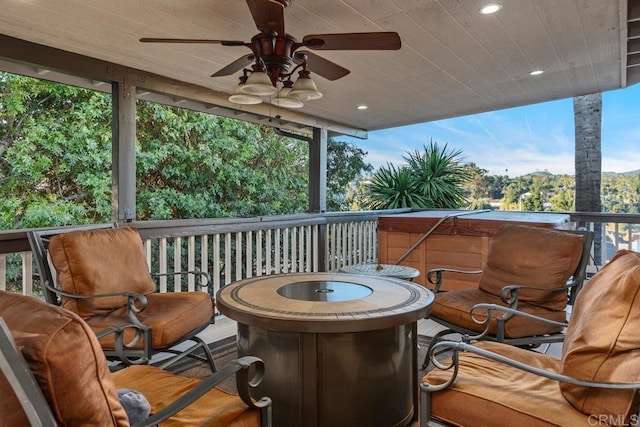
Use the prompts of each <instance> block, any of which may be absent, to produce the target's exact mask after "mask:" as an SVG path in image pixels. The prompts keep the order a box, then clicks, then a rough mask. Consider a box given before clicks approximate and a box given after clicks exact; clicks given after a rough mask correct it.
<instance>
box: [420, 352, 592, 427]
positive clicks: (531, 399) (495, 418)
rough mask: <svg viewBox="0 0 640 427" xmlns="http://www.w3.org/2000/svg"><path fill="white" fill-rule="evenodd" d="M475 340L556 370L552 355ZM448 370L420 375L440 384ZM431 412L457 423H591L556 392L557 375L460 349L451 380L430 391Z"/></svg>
mask: <svg viewBox="0 0 640 427" xmlns="http://www.w3.org/2000/svg"><path fill="white" fill-rule="evenodd" d="M476 346H478V347H481V348H483V349H486V350H489V351H492V352H494V353H498V354H501V355H503V356H506V357H508V358H511V359H515V360H518V361H520V362H523V363H526V364H527V365H531V366H535V367H537V368H541V369H546V370H549V371H553V372H557V371H558V369H559V365H560V360H559V359H558V358H556V357H553V356H550V355H547V354H541V353H537V352H535V351H530V350H524V349H521V348H518V347H514V346H509V345H506V344H500V343H494V342H489V341H482V342H480V343H478V344H476ZM451 375H452V371H451V370H449V371H443V370H440V369H434V370H433V371H431V372H429V373H428V374H427V375H426V376H425V377H424V379H423V381H426V382H428V383H429V384H434V385H435V384H442V383H444V382H445V381H446V380H448V379H449V378H450V377H451ZM431 397H432V399H431V402H432V405H431V409H432V415H433V416H434V417H435V418H438V419H440V420H443V421H445V422H446V423H447V424H450V425H460V426H492V427H501V426H504V427H512V426H527V427H534V426H540V427H542V426H545V427H547V426H552V425H553V426H594V425H597V423H594V420H593V419H589V417H588V416H587V415H585V414H583V413H581V412H579V411H576V410H575V409H574V408H573V407H572V406H571V405H570V404H569V402H567V400H566V399H565V398H564V397H563V396H562V394H561V393H560V389H559V388H558V383H557V382H556V381H553V380H550V379H547V378H544V377H540V376H537V375H534V374H529V373H527V372H524V371H521V370H519V369H516V368H513V367H510V366H508V365H505V364H503V363H499V362H494V361H492V360H490V359H487V358H484V357H481V356H477V355H475V354H472V353H461V354H460V364H459V372H458V377H457V378H456V381H455V382H454V383H453V384H452V385H451V386H450V387H449V388H447V389H445V390H442V391H438V392H435V393H433V394H432V395H431Z"/></svg>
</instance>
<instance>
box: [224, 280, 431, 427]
mask: <svg viewBox="0 0 640 427" xmlns="http://www.w3.org/2000/svg"><path fill="white" fill-rule="evenodd" d="M216 301H217V306H218V308H219V309H220V311H221V312H222V313H223V314H225V315H226V316H228V317H230V318H232V319H235V320H236V321H237V322H238V352H239V356H244V355H254V356H257V357H260V358H261V359H263V360H264V362H265V366H266V371H265V375H264V379H263V381H262V383H261V384H260V386H259V387H258V391H259V393H258V395H260V394H263V395H266V396H269V397H270V398H271V399H272V400H273V425H274V426H278V427H288V426H314V427H321V426H322V427H340V426H345V427H346V426H348V427H352V426H367V427H373V426H381V427H382V426H384V427H389V426H405V425H408V424H409V423H410V422H412V421H415V420H417V411H418V382H417V375H416V372H417V363H418V361H417V345H418V343H417V339H418V335H417V320H418V319H422V318H424V317H425V316H427V315H428V314H429V313H430V311H431V305H432V302H433V294H432V293H431V292H430V291H429V290H427V289H426V288H424V287H423V286H420V285H416V284H413V283H411V282H408V281H406V280H401V279H396V278H391V277H379V276H371V275H357V274H347V273H291V274H280V275H273V276H260V277H255V278H250V279H245V280H241V281H239V282H236V283H233V284H231V285H228V286H225V287H224V288H222V289H221V290H220V291H218V294H217V297H216Z"/></svg>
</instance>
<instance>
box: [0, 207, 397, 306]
mask: <svg viewBox="0 0 640 427" xmlns="http://www.w3.org/2000/svg"><path fill="white" fill-rule="evenodd" d="M407 211H410V210H406V209H404V210H390V211H375V212H345V213H327V214H301V215H288V216H272V217H256V218H232V219H203V220H175V221H148V222H136V223H134V224H131V225H134V226H135V227H137V228H138V229H139V231H140V234H141V236H142V238H143V241H144V247H145V250H146V254H147V262H148V264H149V265H150V266H151V270H152V271H157V272H171V271H185V270H195V269H198V270H201V271H207V272H209V273H210V274H211V277H212V281H213V286H214V291H217V290H218V289H219V288H220V287H222V286H225V285H227V284H229V283H231V282H234V281H236V280H240V279H244V278H249V277H254V276H261V275H268V274H279V273H291V272H317V271H328V270H334V269H338V268H340V267H342V266H344V265H351V264H356V263H368V262H376V260H377V240H376V225H377V218H378V216H380V215H388V214H394V213H400V212H407ZM124 225H127V224H124ZM26 233H27V230H12V231H0V289H2V290H10V291H13V292H20V293H23V294H25V295H40V294H41V289H40V283H39V277H38V272H37V270H36V269H35V267H34V263H33V260H32V256H31V252H30V249H29V245H28V242H27V238H26ZM190 280H191V281H190V282H188V283H187V284H186V287H187V289H193V288H194V287H195V283H194V282H193V278H191V279H190ZM159 286H160V291H161V292H171V291H174V290H175V289H179V287H176V286H175V284H174V283H172V279H170V278H166V277H165V278H162V279H161V281H160V283H159Z"/></svg>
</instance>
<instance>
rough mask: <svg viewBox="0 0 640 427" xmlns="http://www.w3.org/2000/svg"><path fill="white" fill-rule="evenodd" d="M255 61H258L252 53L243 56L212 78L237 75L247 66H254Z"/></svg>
mask: <svg viewBox="0 0 640 427" xmlns="http://www.w3.org/2000/svg"><path fill="white" fill-rule="evenodd" d="M254 59H256V57H255V56H254V55H253V54H252V53H250V54H248V55H245V56H242V57H240V58H238V59H236V60H235V61H233V62H232V63H231V64H229V65H227V66H226V67H224V68H221V69H219V70H218V71H216V72H215V73H214V74H212V75H211V77H222V76H229V75H231V74H233V73H235V72H236V71H240V70H242V69H243V68H244V67H246V66H247V65H249V64H252V63H253V61H254Z"/></svg>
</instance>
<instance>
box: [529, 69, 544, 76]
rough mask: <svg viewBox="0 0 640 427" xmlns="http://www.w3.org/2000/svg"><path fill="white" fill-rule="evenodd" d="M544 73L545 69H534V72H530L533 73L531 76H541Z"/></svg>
mask: <svg viewBox="0 0 640 427" xmlns="http://www.w3.org/2000/svg"><path fill="white" fill-rule="evenodd" d="M542 73H544V71H543V70H533V71H532V72H530V73H529V75H531V76H539V75H540V74H542Z"/></svg>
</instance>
